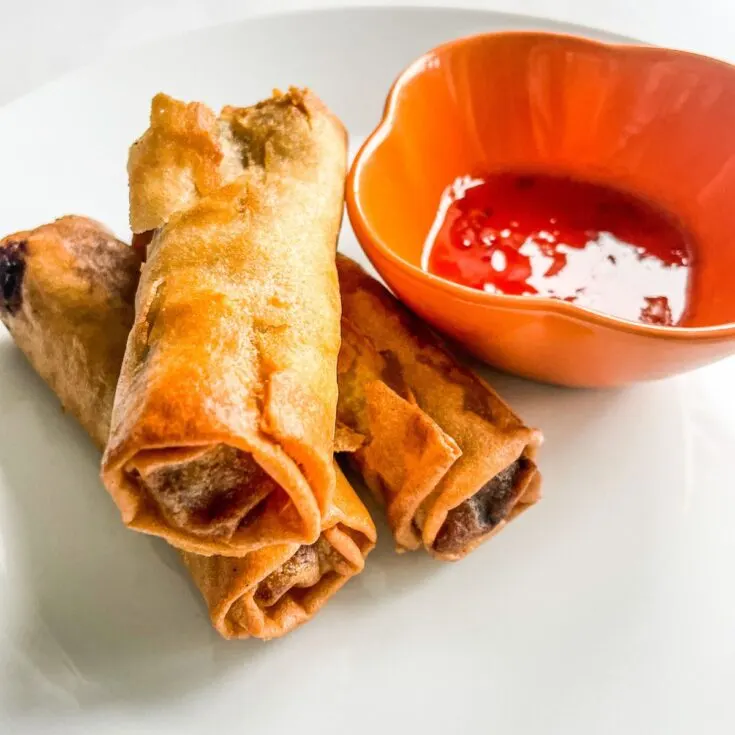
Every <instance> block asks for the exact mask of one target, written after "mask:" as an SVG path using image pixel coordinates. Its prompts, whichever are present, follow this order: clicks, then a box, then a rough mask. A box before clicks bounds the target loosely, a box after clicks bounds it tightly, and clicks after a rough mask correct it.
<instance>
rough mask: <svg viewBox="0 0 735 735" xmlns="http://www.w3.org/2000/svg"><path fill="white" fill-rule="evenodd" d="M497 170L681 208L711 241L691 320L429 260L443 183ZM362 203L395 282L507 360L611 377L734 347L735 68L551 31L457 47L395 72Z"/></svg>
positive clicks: (474, 40) (358, 200) (360, 218)
mask: <svg viewBox="0 0 735 735" xmlns="http://www.w3.org/2000/svg"><path fill="white" fill-rule="evenodd" d="M498 170H511V171H519V170H520V171H539V172H551V173H556V174H558V173H562V174H564V175H568V176H571V177H575V178H579V179H583V180H587V181H592V182H598V183H601V184H608V185H612V186H615V187H617V188H619V189H623V190H626V191H629V192H631V193H632V194H635V195H638V196H641V197H643V198H645V199H648V200H652V201H653V202H655V203H657V204H658V205H660V206H662V207H663V208H664V209H666V210H669V211H670V212H672V213H674V214H675V215H676V216H677V217H678V218H679V220H680V221H681V222H682V223H683V225H684V226H685V228H686V229H687V231H688V232H689V234H690V236H691V237H692V239H693V241H694V248H695V259H694V263H693V265H694V268H693V279H692V284H691V292H690V299H689V301H690V308H689V313H688V316H687V318H686V320H685V322H684V324H685V326H684V327H676V328H674V327H661V326H654V325H648V324H641V323H635V322H632V321H626V320H623V319H618V318H615V317H612V316H609V315H606V314H602V313H598V312H594V311H591V310H588V309H585V308H583V307H580V306H577V305H575V304H571V303H567V302H564V301H557V300H553V299H548V298H543V297H538V296H508V295H504V294H489V293H483V292H482V291H478V290H474V289H470V288H467V287H465V286H462V285H459V284H456V283H451V282H448V281H445V280H443V279H440V278H438V277H436V276H433V275H430V274H428V273H426V272H425V271H423V270H422V269H421V256H422V251H423V248H424V243H425V241H426V239H427V235H428V232H429V228H430V226H431V224H432V222H433V220H434V218H435V216H436V212H437V207H438V205H439V201H440V198H441V195H442V193H443V191H444V190H445V188H446V187H447V186H448V185H450V184H451V183H452V182H453V181H454V180H455V179H456V178H457V177H459V176H463V175H468V174H469V175H482V174H484V173H488V172H492V171H498ZM347 207H348V212H349V215H350V219H351V221H352V225H353V227H354V229H355V232H356V234H357V237H358V239H359V241H360V243H361V244H362V246H363V248H364V249H365V251H366V253H367V255H368V257H369V258H370V260H371V261H372V262H373V264H374V265H375V267H376V268H377V269H378V271H379V272H380V274H381V275H382V276H383V278H384V279H385V280H386V282H387V283H388V284H389V285H390V287H391V288H392V289H393V290H394V291H395V292H396V294H397V295H398V296H400V298H401V299H402V300H403V301H404V302H405V303H406V304H407V305H408V306H409V307H411V308H412V309H413V310H414V311H416V312H417V313H418V314H420V315H421V316H422V317H423V318H425V319H426V320H427V321H429V322H430V323H432V324H433V325H434V326H436V327H437V328H438V329H440V330H441V331H443V332H445V333H447V334H448V335H450V336H452V337H454V338H456V339H458V340H460V341H461V342H463V343H464V344H465V345H466V346H467V347H468V348H469V349H470V350H472V351H473V352H474V353H476V354H477V355H479V356H480V357H482V358H484V359H486V360H487V361H488V362H490V363H492V364H493V365H495V366H497V367H498V368H501V369H503V370H507V371H509V372H512V373H517V374H519V375H523V376H525V377H529V378H534V379H537V380H543V381H549V382H553V383H560V384H564V385H573V386H612V385H621V384H626V383H631V382H634V381H638V380H648V379H653V378H661V377H664V376H667V375H673V374H676V373H679V372H683V371H685V370H690V369H692V368H695V367H698V366H700V365H704V364H706V363H709V362H712V361H714V360H717V359H719V358H721V357H724V356H726V355H729V354H731V353H733V352H735V285H734V284H735V67H732V66H729V65H727V64H724V63H721V62H718V61H714V60H712V59H707V58H704V57H700V56H695V55H692V54H686V53H683V52H677V51H671V50H666V49H657V48H648V47H638V46H613V45H606V44H602V43H597V42H593V41H588V40H585V39H581V38H574V37H571V36H561V35H555V34H547V33H499V34H486V35H480V36H473V37H470V38H464V39H460V40H458V41H454V42H452V43H449V44H446V45H444V46H441V47H439V48H438V49H435V50H434V51H432V52H429V53H428V54H426V55H425V56H423V57H421V58H420V59H418V60H417V61H416V62H414V63H413V64H412V65H411V66H410V67H409V68H408V69H407V70H406V71H405V72H403V74H402V75H401V76H400V77H399V79H398V80H397V81H396V83H395V84H394V86H393V88H392V90H391V92H390V94H389V96H388V100H387V103H386V107H385V112H384V117H383V120H382V122H381V123H380V125H379V126H378V128H377V129H376V130H375V131H374V133H373V134H372V135H371V136H370V138H369V139H368V140H367V141H366V143H365V145H364V146H363V147H362V149H361V150H360V152H359V153H358V156H357V158H356V159H355V162H354V164H353V167H352V171H351V173H350V177H349V180H348V185H347Z"/></svg>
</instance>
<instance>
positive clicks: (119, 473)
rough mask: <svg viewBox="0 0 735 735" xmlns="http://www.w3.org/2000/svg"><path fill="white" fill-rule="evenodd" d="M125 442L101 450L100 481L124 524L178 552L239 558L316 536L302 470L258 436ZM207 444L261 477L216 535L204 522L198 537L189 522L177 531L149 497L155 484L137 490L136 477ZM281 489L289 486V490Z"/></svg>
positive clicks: (197, 453) (185, 458) (191, 456)
mask: <svg viewBox="0 0 735 735" xmlns="http://www.w3.org/2000/svg"><path fill="white" fill-rule="evenodd" d="M130 438H131V442H130V443H131V444H135V438H136V436H135V434H133V435H131V437H130ZM234 442H236V443H234ZM110 446H112V444H108V448H109V447H110ZM127 446H128V443H127V442H126V443H125V444H122V445H116V447H115V450H116V451H117V452H119V454H113V453H106V454H105V457H104V459H103V472H102V479H103V482H104V484H105V486H106V487H107V489H108V491H109V492H110V494H111V496H112V497H113V499H114V500H115V503H116V505H117V506H118V508H119V510H120V513H121V517H122V520H123V522H124V523H125V524H126V525H128V526H129V527H130V528H133V529H135V530H137V531H140V532H142V533H148V534H152V535H155V536H161V537H163V538H165V539H166V540H167V541H168V542H169V543H171V544H172V545H174V546H176V547H177V548H179V549H181V550H182V551H189V552H192V553H195V554H200V555H203V556H211V555H214V554H220V555H224V556H244V555H245V554H248V553H250V552H251V551H254V550H257V549H259V548H261V547H263V546H268V545H270V544H272V543H273V539H274V538H278V539H279V540H281V541H283V542H286V543H287V542H289V540H293V542H299V543H314V542H315V541H316V540H317V539H318V537H319V533H320V530H321V511H320V508H319V505H318V503H317V502H316V501H315V497H314V495H313V493H312V490H311V488H310V487H309V485H308V484H307V483H306V480H305V478H304V476H303V474H302V473H301V471H300V470H299V468H298V466H297V465H296V464H295V463H294V462H293V461H292V460H291V459H290V458H289V457H288V456H287V455H286V454H285V453H284V452H283V451H282V450H281V449H280V448H279V447H277V446H273V445H272V444H270V443H269V442H267V441H263V440H261V439H259V438H258V437H257V436H256V437H253V438H252V442H251V443H249V444H246V443H244V442H243V441H241V440H239V439H238V438H237V437H235V438H233V437H231V436H229V435H219V436H218V435H210V436H207V437H206V441H203V443H202V445H201V446H191V445H190V444H189V445H184V446H181V447H173V448H172V447H171V445H170V444H168V445H167V446H166V448H165V449H161V450H156V449H151V448H150V447H151V444H148V445H147V447H148V448H147V449H145V450H143V451H138V452H136V451H129V452H127V453H126V452H125V449H126V448H127ZM212 447H215V448H216V447H226V448H227V449H225V451H227V450H232V451H233V452H239V454H238V455H237V461H238V462H240V461H242V460H243V459H244V460H245V461H249V462H251V463H252V465H253V466H252V467H248V468H247V469H246V471H245V472H244V476H246V477H249V476H252V474H253V473H254V472H259V473H261V474H262V478H261V479H260V481H259V482H254V483H252V485H253V486H254V488H255V492H252V493H251V496H250V498H249V499H247V500H245V501H244V502H241V503H240V504H239V507H238V508H237V509H236V511H235V512H236V513H237V516H236V517H234V518H233V517H232V516H229V517H226V518H225V523H226V525H225V526H224V527H223V528H222V529H221V532H220V535H219V536H218V535H217V534H216V533H214V534H213V533H212V526H211V525H210V524H209V523H206V522H205V523H203V527H202V532H201V535H202V538H201V541H200V540H199V539H198V538H197V537H196V535H193V533H192V524H188V527H187V528H186V529H180V528H178V527H177V526H176V523H177V522H178V519H177V518H176V517H175V516H174V517H173V518H171V517H169V518H168V519H165V517H162V516H163V515H164V514H165V513H166V511H165V510H162V508H161V507H160V506H159V505H157V504H156V503H155V502H154V500H153V499H152V498H151V490H152V489H153V488H154V484H153V483H152V482H150V481H149V482H148V483H147V485H146V489H147V490H148V492H147V493H144V492H141V478H151V477H155V476H156V470H158V469H159V467H161V466H163V465H166V466H170V464H171V463H172V462H180V463H181V464H183V463H185V462H186V463H190V462H192V460H193V461H196V460H197V459H198V458H199V457H201V456H202V451H203V450H204V451H206V450H208V449H211V448H212ZM215 451H216V450H215ZM207 471H208V465H206V464H204V465H202V472H207ZM133 478H135V479H133ZM284 488H288V492H286V491H284ZM233 490H235V488H233ZM159 497H160V496H159ZM188 515H189V514H188V513H187V516H188ZM166 520H168V522H166ZM206 520H207V521H209V520H210V519H209V518H207V519H206Z"/></svg>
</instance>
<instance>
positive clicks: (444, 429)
mask: <svg viewBox="0 0 735 735" xmlns="http://www.w3.org/2000/svg"><path fill="white" fill-rule="evenodd" d="M337 268H338V271H339V282H340V293H341V296H342V349H341V352H340V358H339V368H338V370H339V378H338V382H339V402H338V407H337V418H338V433H341V434H347V433H349V436H350V438H351V440H352V448H353V449H355V451H354V453H353V454H352V455H351V458H352V461H353V462H354V463H355V465H356V466H357V468H358V469H359V471H360V472H361V473H362V475H363V477H364V479H365V481H366V483H367V484H368V486H369V487H370V488H371V490H373V492H374V493H375V494H376V496H377V497H378V499H379V500H381V501H382V502H383V503H384V504H385V507H386V512H387V515H388V521H389V523H390V526H391V528H392V530H393V534H394V536H395V540H396V544H397V546H398V548H399V549H417V548H419V547H420V546H422V545H423V547H424V548H425V549H426V550H427V551H429V552H430V553H432V554H433V555H434V556H436V557H438V558H440V559H446V560H454V559H459V558H461V557H463V556H465V555H466V554H467V553H469V552H470V551H472V549H474V548H476V547H477V546H478V545H479V544H481V543H482V542H483V541H485V540H486V539H487V538H489V537H490V536H492V535H493V534H495V533H497V532H498V531H499V530H500V529H501V528H503V527H504V526H505V524H506V523H507V522H508V521H509V520H511V519H512V518H514V517H515V516H517V515H518V514H519V513H520V512H522V511H523V510H525V509H526V508H528V507H529V506H530V505H532V504H533V503H535V502H536V500H538V498H539V496H540V474H539V473H538V470H537V468H536V465H535V463H534V458H535V455H536V449H537V447H538V446H539V444H540V443H541V440H542V436H541V433H540V432H539V431H537V430H535V429H530V428H528V427H527V426H525V425H524V424H523V422H522V421H521V420H520V419H519V418H518V417H517V416H516V415H515V414H514V413H513V411H511V409H510V408H509V407H508V406H507V405H506V404H505V403H504V402H503V401H502V400H501V399H500V398H499V397H498V395H497V394H496V393H495V392H494V391H493V389H492V388H491V387H490V386H489V385H488V384H487V383H486V382H485V381H483V380H482V379H481V378H479V377H478V376H477V375H476V374H475V373H473V372H472V371H471V370H468V369H467V368H465V367H462V366H461V365H460V364H459V363H458V362H457V361H456V360H455V359H454V358H453V357H452V356H451V355H450V354H449V353H448V352H447V351H446V349H445V348H444V347H443V346H442V343H441V341H440V340H439V339H438V338H437V337H436V336H435V335H434V334H433V333H432V332H431V331H430V330H429V329H427V327H426V326H425V325H424V324H423V323H421V322H420V321H419V319H417V318H416V317H415V316H414V315H412V314H411V313H410V312H409V311H408V310H407V309H405V308H404V307H403V306H402V305H401V304H400V303H398V301H397V300H396V299H395V298H394V297H393V296H391V294H390V293H388V291H387V290H386V289H385V288H384V287H383V286H381V285H380V284H379V283H378V282H377V281H376V280H375V279H374V278H371V277H370V276H369V275H368V274H367V273H365V271H364V270H363V269H362V268H360V266H358V265H357V264H356V263H354V262H353V261H351V260H350V259H349V258H346V257H344V256H338V257H337ZM360 437H362V442H361V443H360Z"/></svg>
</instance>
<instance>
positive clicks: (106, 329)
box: [0, 217, 375, 639]
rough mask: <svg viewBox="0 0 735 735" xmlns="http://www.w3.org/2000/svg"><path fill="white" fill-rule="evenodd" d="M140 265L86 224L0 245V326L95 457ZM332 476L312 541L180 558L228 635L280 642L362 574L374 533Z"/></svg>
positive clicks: (67, 224) (103, 437)
mask: <svg viewBox="0 0 735 735" xmlns="http://www.w3.org/2000/svg"><path fill="white" fill-rule="evenodd" d="M139 268H140V260H139V257H138V256H137V255H136V253H135V252H134V250H133V249H132V248H130V247H127V246H126V245H125V244H124V243H122V242H120V241H119V240H117V239H116V238H115V237H114V236H113V235H112V234H111V233H110V232H109V231H107V230H106V229H105V228H104V227H103V226H102V225H100V224H99V223H97V222H94V221H93V220H89V219H86V218H84V217H63V218H61V219H59V220H57V221H56V222H54V223H52V224H48V225H44V226H42V227H39V228H37V229H36V230H33V231H32V232H20V233H17V234H15V235H11V236H9V237H6V238H5V239H3V240H2V241H0V285H1V286H2V294H1V297H0V318H1V319H2V321H3V323H4V324H5V326H6V327H7V328H8V330H9V331H10V334H11V335H12V337H13V338H14V340H15V342H16V344H17V345H18V346H19V347H20V349H21V350H22V351H23V352H24V353H25V355H26V357H27V358H28V360H29V362H30V363H31V365H32V366H33V367H34V369H35V370H36V371H37V372H38V373H39V375H40V376H41V377H42V378H43V379H44V380H45V381H46V382H47V383H48V385H49V386H50V388H51V389H52V390H53V391H54V393H55V394H56V395H57V396H58V398H59V399H60V401H61V403H62V405H63V407H64V409H65V410H66V411H67V412H69V413H70V414H71V415H73V416H74V417H75V418H76V419H77V420H78V421H79V422H80V423H81V425H82V426H83V427H84V429H85V430H86V431H87V433H88V434H89V435H90V437H91V438H92V440H93V441H94V442H95V444H96V445H97V446H98V447H99V448H100V449H102V448H103V447H104V445H105V443H106V441H107V437H108V432H109V427H110V421H111V416H112V409H113V400H114V395H115V385H116V382H117V378H118V375H119V373H120V368H121V365H122V362H123V356H124V353H125V348H126V341H127V336H128V332H129V331H130V329H131V327H132V325H133V322H134V319H135V308H134V299H135V293H136V286H137V283H138V274H139ZM336 478H337V482H336V487H335V492H334V494H333V496H332V500H331V502H330V505H329V507H328V508H327V510H326V513H325V515H324V518H323V531H322V532H321V534H320V536H319V537H318V539H317V541H316V542H315V543H313V544H309V545H300V544H297V543H288V544H275V545H272V546H267V547H262V548H260V549H257V550H255V551H253V552H250V553H249V554H246V555H245V556H243V557H242V558H232V557H221V556H198V555H196V554H193V553H190V552H184V551H180V552H179V553H180V554H181V557H182V559H183V562H184V564H185V565H186V567H187V568H188V570H189V572H190V574H191V576H192V578H193V580H194V582H195V583H196V585H197V586H198V588H199V589H200V590H201V592H202V595H203V596H204V598H205V601H206V603H207V605H208V607H209V611H210V617H211V620H212V624H213V625H214V627H215V628H216V629H217V631H219V633H221V634H222V635H223V636H224V637H226V638H246V637H248V636H254V637H258V638H263V639H268V638H274V637H277V636H280V635H283V634H284V633H287V632H288V631H290V630H292V629H293V628H295V627H296V626H298V625H300V624H301V623H303V622H305V621H307V620H308V619H310V618H311V617H312V616H313V615H314V614H315V613H316V612H317V611H318V610H319V608H320V607H322V605H324V603H325V602H326V601H327V600H328V599H329V598H330V597H331V596H332V595H333V594H334V593H335V592H336V591H337V590H338V589H339V588H340V587H341V586H342V585H343V584H344V583H345V582H346V581H347V580H348V579H349V578H350V577H352V576H354V575H355V574H358V573H359V572H360V571H362V569H363V567H364V560H365V557H366V556H367V554H368V553H369V552H370V550H371V549H372V548H373V546H374V544H375V526H374V525H373V522H372V519H371V518H370V516H369V514H368V512H367V510H366V509H365V506H364V505H363V504H362V503H361V502H360V500H359V499H358V497H357V495H356V494H355V492H354V490H353V489H352V487H351V486H350V485H349V483H348V482H347V480H346V479H345V478H344V476H343V475H342V474H341V472H339V471H338V470H337V474H336Z"/></svg>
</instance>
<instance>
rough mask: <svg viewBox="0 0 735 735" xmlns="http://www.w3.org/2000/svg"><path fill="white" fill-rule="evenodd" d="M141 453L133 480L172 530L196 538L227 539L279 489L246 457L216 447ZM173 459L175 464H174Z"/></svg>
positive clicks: (237, 450) (250, 458) (258, 466)
mask: <svg viewBox="0 0 735 735" xmlns="http://www.w3.org/2000/svg"><path fill="white" fill-rule="evenodd" d="M182 451H183V452H184V454H185V456H183V457H182V456H179V457H177V450H174V451H173V452H157V451H151V452H142V453H141V454H139V455H138V457H136V460H135V463H134V465H133V467H132V473H131V474H132V476H133V478H134V479H135V480H136V481H137V482H138V483H140V485H142V486H143V487H144V488H145V489H146V490H147V491H148V493H149V495H150V496H151V498H152V499H153V500H154V501H155V503H156V505H157V506H158V507H159V509H160V511H161V513H162V514H163V516H164V517H165V518H166V519H167V520H168V521H169V522H170V523H171V524H172V525H174V526H177V527H179V528H186V530H187V531H189V532H191V533H194V534H197V535H202V536H206V535H217V536H223V537H231V536H232V534H233V533H234V532H235V531H236V530H237V529H238V527H240V526H241V525H246V524H248V523H250V522H252V521H253V520H254V519H255V516H256V515H258V514H259V513H260V512H262V510H263V509H264V505H265V504H264V502H262V501H265V499H266V498H268V497H269V496H270V495H271V494H272V493H274V492H275V491H279V494H281V495H283V496H284V497H285V495H286V494H285V492H284V491H283V490H282V489H281V488H280V486H279V485H278V484H277V483H276V482H275V481H274V480H273V479H272V478H271V477H270V476H269V475H268V474H267V473H266V472H265V471H264V470H263V469H262V468H261V467H260V465H259V464H258V463H257V462H256V461H255V460H254V459H253V458H252V456H250V455H249V454H247V453H245V452H242V451H240V450H239V449H235V448H233V447H229V446H227V445H225V444H218V445H216V446H214V447H211V448H206V449H203V450H201V451H200V452H199V453H196V452H194V454H193V456H192V452H191V451H190V450H182ZM177 460H178V461H177Z"/></svg>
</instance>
